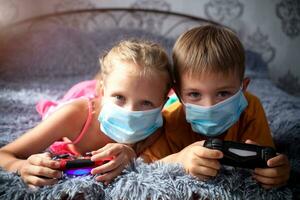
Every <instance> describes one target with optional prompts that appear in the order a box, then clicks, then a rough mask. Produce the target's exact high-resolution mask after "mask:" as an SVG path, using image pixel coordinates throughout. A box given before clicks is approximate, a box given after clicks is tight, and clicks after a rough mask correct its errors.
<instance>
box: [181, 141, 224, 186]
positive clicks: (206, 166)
mask: <svg viewBox="0 0 300 200" xmlns="http://www.w3.org/2000/svg"><path fill="white" fill-rule="evenodd" d="M203 144H204V141H200V142H195V143H193V144H191V145H189V146H187V147H186V148H184V149H183V150H181V151H180V152H179V153H178V156H177V158H176V160H177V162H178V163H181V164H183V167H184V169H185V170H186V172H187V173H189V174H191V175H193V176H196V177H198V178H199V179H200V180H208V179H209V178H211V177H214V176H216V175H217V173H218V171H219V169H220V167H221V165H220V163H219V161H218V159H220V158H222V157H223V153H222V152H221V151H219V150H212V149H208V148H205V147H203Z"/></svg>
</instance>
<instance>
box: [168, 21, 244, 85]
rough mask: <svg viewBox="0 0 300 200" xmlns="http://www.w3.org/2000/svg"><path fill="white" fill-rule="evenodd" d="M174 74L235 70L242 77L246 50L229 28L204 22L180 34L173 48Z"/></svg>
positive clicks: (177, 80)
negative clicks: (203, 24) (204, 23)
mask: <svg viewBox="0 0 300 200" xmlns="http://www.w3.org/2000/svg"><path fill="white" fill-rule="evenodd" d="M173 64H174V76H175V80H176V82H177V84H179V83H180V75H182V74H184V73H188V74H189V75H193V76H194V75H195V74H196V75H197V76H198V75H199V76H200V75H202V74H203V73H211V72H212V73H219V72H221V73H224V74H227V75H228V74H229V73H237V75H238V76H239V78H240V79H241V81H242V80H243V78H244V72H245V53H244V48H243V45H242V44H241V42H240V40H239V38H238V37H237V36H236V35H235V34H234V33H233V32H232V31H231V30H229V29H228V28H225V27H221V26H217V25H205V26H200V27H196V28H193V29H191V30H189V31H187V32H185V33H184V34H182V35H181V36H180V37H179V38H178V39H177V41H176V43H175V45H174V48H173Z"/></svg>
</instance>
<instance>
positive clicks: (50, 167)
mask: <svg viewBox="0 0 300 200" xmlns="http://www.w3.org/2000/svg"><path fill="white" fill-rule="evenodd" d="M58 168H59V163H58V162H57V161H54V160H51V156H50V154H49V153H41V154H33V155H31V156H30V157H29V158H27V160H26V161H25V163H24V164H23V165H22V167H21V168H20V169H19V171H18V173H19V175H20V176H21V178H22V179H23V180H24V182H25V183H27V184H28V186H29V187H31V188H35V187H36V186H44V185H53V184H55V183H56V182H57V179H58V178H61V176H62V173H61V171H59V170H55V169H58Z"/></svg>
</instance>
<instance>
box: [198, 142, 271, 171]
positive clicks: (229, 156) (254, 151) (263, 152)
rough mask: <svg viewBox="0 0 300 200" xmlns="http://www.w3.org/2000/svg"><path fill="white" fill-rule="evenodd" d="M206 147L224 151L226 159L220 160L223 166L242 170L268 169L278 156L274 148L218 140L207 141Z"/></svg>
mask: <svg viewBox="0 0 300 200" xmlns="http://www.w3.org/2000/svg"><path fill="white" fill-rule="evenodd" d="M204 147H207V148H209V149H217V150H220V151H222V152H223V154H224V157H223V158H222V159H220V162H221V164H224V165H230V166H235V167H242V168H250V169H254V168H267V167H268V165H267V161H268V160H269V159H270V158H273V157H275V156H276V151H275V149H273V148H272V147H264V146H257V145H253V144H245V143H238V142H232V141H223V140H220V139H217V138H213V139H208V140H206V141H205V142H204Z"/></svg>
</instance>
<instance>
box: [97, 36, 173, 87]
mask: <svg viewBox="0 0 300 200" xmlns="http://www.w3.org/2000/svg"><path fill="white" fill-rule="evenodd" d="M115 60H119V61H123V62H132V63H134V64H136V65H138V66H139V67H140V68H139V69H138V70H136V71H133V73H137V74H138V75H140V76H142V77H147V76H151V75H154V74H155V75H156V73H157V72H158V73H160V74H161V75H162V78H165V79H164V81H166V82H167V86H166V89H167V91H169V89H170V87H171V83H172V79H171V67H170V66H171V65H170V62H169V58H168V55H167V53H166V52H165V50H164V49H163V48H162V47H161V46H160V45H158V44H156V43H153V42H150V41H145V40H124V41H121V42H119V43H118V44H116V45H115V46H114V47H113V48H112V49H111V50H110V51H109V52H107V53H106V54H105V55H104V56H103V57H102V58H100V65H101V72H100V78H101V79H102V80H103V81H105V77H106V76H107V75H109V74H110V72H111V71H112V70H113V68H114V67H116V66H114V65H113V61H115Z"/></svg>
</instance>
